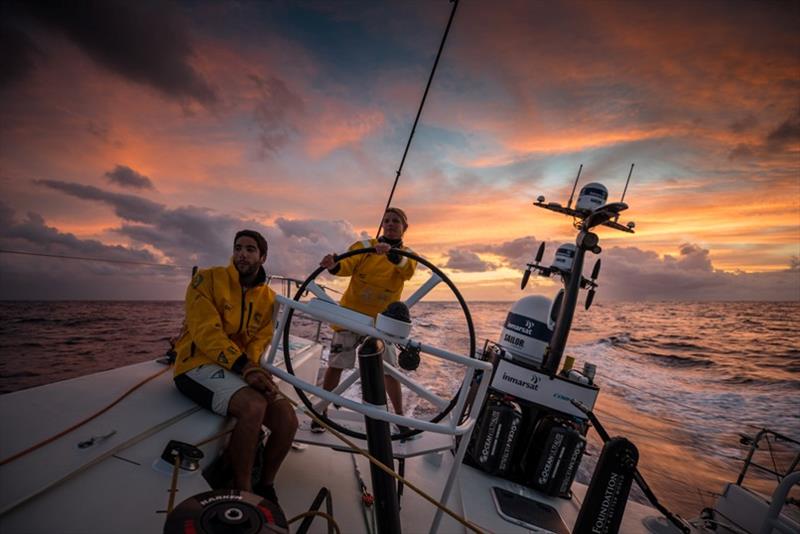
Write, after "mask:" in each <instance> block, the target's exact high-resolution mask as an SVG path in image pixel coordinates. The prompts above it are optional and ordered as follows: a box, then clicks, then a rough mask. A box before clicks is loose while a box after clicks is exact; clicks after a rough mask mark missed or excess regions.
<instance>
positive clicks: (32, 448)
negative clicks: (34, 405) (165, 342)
mask: <svg viewBox="0 0 800 534" xmlns="http://www.w3.org/2000/svg"><path fill="white" fill-rule="evenodd" d="M170 369H171V367H165V368H164V369H162V370H160V371H158V372H157V373H155V374H153V375H151V376H149V377H147V378H145V379H143V380H142V381H140V382H139V383H138V384H136V385H134V386H133V387H132V388H130V389H129V390H128V391H126V392H125V393H123V394H122V395H120V396H119V397H118V398H117V399H116V400H115V401H114V402H112V403H111V404H109V405H108V406H106V407H105V408H103V409H102V410H100V411H98V412H95V413H94V414H92V415H90V416H89V417H87V418H86V419H84V420H82V421H79V422H77V423H75V424H74V425H72V426H71V427H69V428H67V429H66V430H62V431H61V432H59V433H58V434H55V435H54V436H51V437H49V438H47V439H44V440H42V441H40V442H39V443H36V444H35V445H31V446H30V447H28V448H27V449H25V450H22V451H20V452H18V453H16V454H14V455H13V456H9V457H8V458H3V459H2V460H0V467H1V466H4V465H6V464H9V463H11V462H13V461H14V460H17V459H19V458H22V457H23V456H25V455H27V454H30V453H31V452H33V451H35V450H37V449H40V448H42V447H44V446H45V445H47V444H48V443H52V442H53V441H55V440H57V439H58V438H60V437H62V436H65V435H66V434H69V433H70V432H72V431H73V430H75V429H76V428H79V427H81V426H83V425H85V424H86V423H88V422H89V421H91V420H92V419H96V418H97V417H99V416H101V415H102V414H104V413H106V412H107V411H108V410H110V409H111V408H113V407H114V406H116V405H117V404H119V403H120V402H121V401H122V399H124V398H125V397H127V396H128V395H130V394H131V393H133V392H134V391H136V390H137V389H139V388H140V387H142V386H143V385H145V384H147V383H148V382H150V381H151V380H153V379H155V378H157V377H159V376H161V375H163V374H164V373H166V372H167V371H169V370H170Z"/></svg>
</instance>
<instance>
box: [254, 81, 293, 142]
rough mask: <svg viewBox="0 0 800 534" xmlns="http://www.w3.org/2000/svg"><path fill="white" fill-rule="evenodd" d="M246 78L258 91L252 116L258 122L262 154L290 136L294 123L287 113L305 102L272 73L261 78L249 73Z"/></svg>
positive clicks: (291, 113) (290, 112)
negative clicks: (270, 75)
mask: <svg viewBox="0 0 800 534" xmlns="http://www.w3.org/2000/svg"><path fill="white" fill-rule="evenodd" d="M249 78H250V79H251V80H252V81H253V83H255V85H256V87H257V88H258V91H259V100H258V104H257V105H256V107H255V110H254V112H253V113H254V117H255V120H256V124H257V125H258V129H259V134H258V139H259V142H260V144H261V153H262V156H263V155H266V154H268V153H274V152H276V151H277V150H278V149H279V148H280V147H282V146H283V145H284V144H286V142H287V141H288V140H289V138H290V137H291V135H292V133H293V132H294V127H293V126H292V124H291V120H290V119H291V117H292V116H296V115H299V114H302V113H303V111H304V110H305V104H304V103H303V100H302V98H300V97H299V96H298V95H296V94H295V93H293V92H292V91H291V90H290V89H289V87H288V86H287V85H286V83H285V82H284V81H283V80H280V79H278V78H275V77H271V78H269V79H264V78H262V77H261V76H257V75H255V74H251V75H250V76H249Z"/></svg>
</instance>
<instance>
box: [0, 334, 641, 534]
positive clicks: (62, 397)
mask: <svg viewBox="0 0 800 534" xmlns="http://www.w3.org/2000/svg"><path fill="white" fill-rule="evenodd" d="M320 350H321V348H320V346H319V345H313V346H312V345H309V346H308V348H307V350H306V351H304V352H303V353H299V354H298V356H297V361H296V365H295V367H296V369H298V370H299V372H306V371H307V372H308V374H309V376H316V363H317V362H318V361H319V354H320ZM303 363H309V364H312V365H302V364H303ZM298 364H299V365H298ZM306 368H307V369H306ZM162 369H163V366H162V365H161V364H159V363H156V362H145V363H141V364H136V365H132V366H128V367H124V368H120V369H115V370H112V371H107V372H104V373H98V374H95V375H91V376H86V377H80V378H76V379H73V380H67V381H63V382H58V383H55V384H50V385H48V386H42V387H39V388H33V389H30V390H24V391H20V392H16V393H11V394H8V395H3V396H0V417H1V418H2V425H3V428H4V432H3V438H2V440H0V456H2V457H3V458H6V457H8V456H10V455H11V454H14V453H16V452H18V451H19V450H22V449H24V448H25V447H28V446H30V445H31V444H33V443H36V442H38V441H39V440H41V439H44V438H46V437H49V436H51V435H53V434H55V433H56V432H58V431H60V430H62V429H63V428H65V427H67V426H69V425H71V424H72V423H74V422H75V421H78V420H80V419H82V418H84V417H86V416H87V415H89V414H91V413H93V412H95V411H97V410H98V409H100V408H102V407H104V406H106V405H107V404H108V403H109V402H111V401H113V400H114V399H116V398H117V397H118V396H119V395H121V394H122V393H124V392H125V391H127V390H128V389H129V388H130V387H131V386H132V385H133V384H135V383H137V382H139V381H140V380H142V379H144V378H147V377H149V376H152V375H153V374H154V373H156V372H158V371H159V370H162ZM287 393H289V394H290V395H292V396H293V393H294V392H293V391H292V390H290V389H288V388H287ZM333 411H335V410H333ZM333 411H332V412H333ZM346 418H347V417H343V419H346ZM229 424H230V422H229V421H226V420H225V419H223V418H220V417H218V416H216V415H214V414H211V413H210V412H207V411H205V410H201V409H198V408H197V406H195V405H194V404H193V403H192V402H190V401H188V400H187V399H185V398H184V397H183V396H182V395H180V393H178V392H177V390H176V389H175V388H174V386H173V384H172V376H171V372H169V371H167V372H166V373H164V374H162V375H160V376H159V377H158V378H156V379H154V380H152V381H151V382H149V383H147V384H146V385H144V386H143V387H142V388H141V389H139V390H137V391H136V392H134V393H133V394H131V395H130V396H129V397H128V398H126V399H125V400H124V401H123V402H121V403H120V404H119V405H117V406H115V407H114V408H112V409H111V410H110V411H109V412H107V413H105V414H103V415H102V416H100V417H98V418H97V419H95V420H93V421H92V422H90V423H88V424H87V425H85V426H83V427H81V428H80V429H78V430H76V431H74V432H72V433H70V434H67V435H66V436H65V437H63V438H61V439H59V440H56V441H55V442H53V443H51V444H48V445H47V446H45V447H43V448H41V449H39V450H37V451H35V452H33V453H31V454H29V455H27V456H25V457H23V458H21V459H19V460H16V461H14V462H11V463H9V464H8V465H5V466H3V467H2V468H0V497H1V499H0V505H2V510H4V513H2V515H0V531H2V532H3V533H6V532H8V533H14V532H25V533H27V532H63V533H70V532H75V533H91V532H98V533H107V532H118V533H123V534H124V533H128V532H131V533H139V532H160V531H161V529H162V528H163V522H164V517H165V514H164V513H163V512H164V510H165V509H166V507H167V502H168V498H169V494H168V488H169V485H170V475H171V472H170V469H169V467H168V466H166V465H165V464H164V463H163V461H160V460H158V458H159V457H160V455H161V452H162V451H163V448H164V447H165V445H166V443H167V442H168V441H169V440H171V439H177V440H180V441H185V442H187V443H198V442H201V441H203V440H205V439H207V438H209V437H211V436H213V435H215V434H218V433H219V432H220V431H221V430H224V429H225V428H226V427H227V425H229ZM308 424H309V421H308V419H307V418H306V417H305V416H303V415H301V429H300V431H299V433H298V437H299V440H298V441H300V442H302V441H306V442H316V443H319V442H320V441H322V442H326V441H330V443H326V444H327V445H333V442H334V440H335V438H333V437H332V436H331V435H330V433H325V434H323V435H322V437H320V435H318V434H316V435H313V434H311V433H310V432H309V431H308ZM346 424H348V425H354V426H355V427H358V426H359V425H360V423H359V422H357V421H355V420H353V421H350V422H346ZM112 432H113V433H112ZM109 434H110V435H109ZM102 436H108V437H107V438H105V439H98V440H97V441H96V444H94V445H93V446H91V447H88V448H85V449H81V448H79V447H78V443H80V442H81V441H86V440H87V439H91V438H93V437H95V438H98V437H102ZM451 442H452V437H450V436H442V435H434V434H430V433H425V434H423V435H422V436H421V437H418V438H417V439H414V440H411V441H408V442H406V443H403V444H399V443H397V442H395V445H394V449H395V451H396V454H397V455H398V456H402V457H406V464H405V477H406V478H407V479H408V480H409V481H411V482H412V483H413V484H416V485H417V486H419V487H420V488H421V489H422V490H423V491H425V492H426V493H428V494H429V495H430V496H432V497H433V498H434V499H435V500H438V499H439V497H440V496H441V493H442V489H443V487H444V484H445V481H446V478H447V475H448V473H449V472H450V469H451V467H452V463H453V456H452V453H451V451H450V450H449V447H450V445H451ZM358 445H359V446H364V442H363V441H360V442H359V443H358ZM218 446H219V441H217V442H213V443H210V444H208V445H205V446H203V447H202V449H203V450H204V452H205V453H206V457H205V458H204V459H203V461H202V463H201V464H202V466H203V467H205V466H207V465H208V464H209V463H210V462H211V461H212V460H213V459H214V457H215V456H216V454H217V450H218ZM346 447H347V446H344V445H343V446H342V448H346ZM355 458H356V461H357V463H358V466H359V469H360V471H361V476H362V478H363V479H364V481H365V482H366V484H367V486H368V488H369V489H370V491H372V489H371V488H372V482H371V478H370V468H369V464H368V461H367V460H366V459H365V458H364V457H362V456H360V455H356V456H355ZM322 486H325V487H327V488H328V489H329V490H330V491H331V493H332V497H333V507H334V515H335V518H336V520H337V522H338V523H339V526H340V528H341V530H342V532H365V531H366V528H365V524H364V518H363V511H362V501H361V492H360V489H359V486H358V483H357V478H356V473H355V468H354V467H353V459H352V454H351V453H350V452H347V451H346V450H345V451H342V450H333V449H331V448H329V447H328V446H318V445H300V446H299V447H297V448H294V449H293V450H292V451H291V452H290V454H289V456H288V457H287V460H286V462H285V463H284V465H283V467H282V469H281V471H280V472H279V474H278V479H277V481H276V487H277V491H278V495H279V497H280V501H281V505H282V507H283V508H284V510H285V512H286V515H287V516H288V517H292V516H295V515H297V514H300V513H302V512H304V511H306V510H307V509H308V507H309V505H310V504H311V502H312V500H313V499H314V497H315V496H316V494H317V492H318V491H319V489H320V488H321V487H322ZM492 486H499V487H504V488H506V489H509V490H511V491H514V492H517V493H520V494H524V495H526V496H529V497H533V498H535V499H537V500H540V501H542V502H545V503H548V504H551V505H552V506H554V507H555V508H556V509H557V510H558V511H559V513H560V514H561V515H562V517H563V520H564V522H565V523H566V524H567V525H568V526H569V527H571V526H572V524H573V523H574V520H575V516H576V514H577V509H578V507H579V502H580V498H582V495H583V493H584V491H585V487H583V486H580V485H578V484H576V485H575V487H574V489H575V492H576V498H574V499H573V500H571V501H568V500H564V499H557V498H548V497H543V496H541V495H538V494H537V493H536V492H534V491H532V490H529V489H527V488H524V487H522V486H519V485H517V484H513V483H511V482H508V481H505V480H502V479H497V478H494V477H489V476H488V475H485V474H484V473H481V472H479V471H476V470H474V469H472V468H469V467H467V466H462V468H461V472H460V475H459V479H458V481H457V485H456V487H455V488H454V489H453V491H452V494H451V496H450V499H449V503H448V506H449V507H450V508H451V509H452V510H453V511H454V512H455V513H457V514H459V515H463V516H464V517H465V518H466V519H468V520H470V521H472V522H474V523H476V524H477V525H479V526H480V527H482V528H484V529H485V530H486V531H487V532H509V533H512V532H531V530H530V529H526V528H523V527H520V526H517V525H515V524H513V523H510V522H508V521H506V520H504V519H503V518H501V517H500V516H499V515H497V512H496V509H495V505H494V502H493V501H492V497H491V493H490V491H491V487H492ZM209 489H210V488H209V487H208V484H207V483H206V481H205V479H203V478H202V476H201V475H200V474H199V472H194V473H181V476H180V477H179V479H178V494H177V496H176V503H179V502H181V501H182V500H184V499H186V498H188V497H190V496H192V495H195V494H197V493H201V492H204V491H208V490H209ZM323 510H324V507H323ZM435 512H436V508H435V507H434V506H433V505H432V504H431V503H429V502H427V501H426V500H424V499H423V498H422V497H420V496H419V495H417V494H416V493H415V492H414V491H412V490H411V489H409V488H405V489H404V491H403V496H402V500H401V511H400V514H401V515H400V517H401V522H402V525H403V531H404V532H410V533H417V532H428V530H429V529H430V525H431V521H432V520H433V517H434V514H435ZM646 515H653V511H652V510H651V509H649V508H646V507H643V506H641V505H636V504H635V503H631V504H630V505H629V506H628V510H627V512H626V515H625V521H624V523H623V529H622V532H631V533H636V532H647V530H646V529H644V528H643V525H642V524H641V518H642V517H644V516H646ZM295 527H296V525H295ZM311 532H327V525H326V524H325V521H324V520H322V519H321V518H317V519H315V520H314V523H313V525H312V527H311ZM439 532H465V529H464V527H463V526H462V525H461V524H459V523H458V522H456V521H455V520H453V519H452V518H450V517H449V516H447V515H444V516H443V518H442V522H441V526H440V529H439Z"/></svg>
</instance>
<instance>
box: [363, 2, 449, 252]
mask: <svg viewBox="0 0 800 534" xmlns="http://www.w3.org/2000/svg"><path fill="white" fill-rule="evenodd" d="M451 2H452V3H453V10H452V11H450V19H449V20H448V21H447V27H446V28H445V29H444V35H443V36H442V42H441V43H440V44H439V51H438V52H436V59H435V60H434V62H433V68H432V69H431V74H430V76H428V83H427V85H426V86H425V92H424V93H423V94H422V101H421V102H420V103H419V109H417V116H416V118H415V119H414V125H413V126H412V127H411V134H410V135H409V136H408V142H406V148H405V150H404V151H403V157H402V159H400V167H398V168H397V176H395V179H394V184H393V185H392V191H391V192H390V193H389V200H387V201H386V208H384V210H383V213H386V210H388V209H389V206H391V204H392V197H394V190H395V189H396V188H397V182H398V181H399V180H400V173H402V172H403V164H404V163H405V161H406V156H407V155H408V149H409V148H410V147H411V140H412V139H413V138H414V132H415V131H416V130H417V123H418V122H419V117H420V115H422V108H423V107H424V106H425V99H426V98H428V90H429V89H430V88H431V82H433V75H434V74H435V73H436V67H437V65H439V58H440V57H441V56H442V50H443V49H444V43H445V41H447V34H448V33H450V26H451V25H452V24H453V17H454V16H455V14H456V8H458V0H451ZM383 213H381V223H380V224H379V225H378V231H377V233H376V234H375V238H376V239H377V237H378V236H379V235H380V233H381V228H383Z"/></svg>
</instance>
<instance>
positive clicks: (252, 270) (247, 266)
mask: <svg viewBox="0 0 800 534" xmlns="http://www.w3.org/2000/svg"><path fill="white" fill-rule="evenodd" d="M236 270H237V271H238V272H239V274H240V275H241V276H252V275H254V274H256V273H257V272H258V264H257V263H237V264H236Z"/></svg>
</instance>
